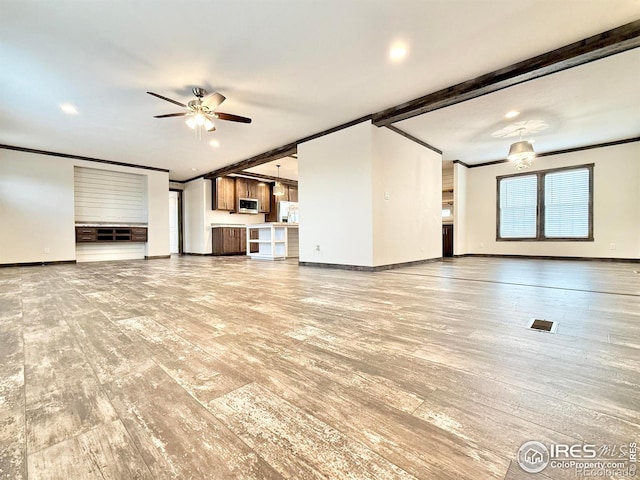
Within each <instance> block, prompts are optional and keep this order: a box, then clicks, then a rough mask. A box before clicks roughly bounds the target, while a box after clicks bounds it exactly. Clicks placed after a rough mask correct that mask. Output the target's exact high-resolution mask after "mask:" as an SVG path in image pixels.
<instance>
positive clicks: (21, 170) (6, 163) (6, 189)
mask: <svg viewBox="0 0 640 480" xmlns="http://www.w3.org/2000/svg"><path fill="white" fill-rule="evenodd" d="M73 165H74V164H73V162H72V161H70V160H66V159H59V158H55V157H47V156H44V155H35V154H31V153H23V152H15V151H11V150H4V149H0V264H3V263H27V262H45V261H46V262H52V261H64V260H75V258H76V243H75V242H76V240H75V229H74V225H75V218H74V215H75V213H74V204H73ZM45 248H48V249H49V250H50V253H48V254H45V253H44V249H45Z"/></svg>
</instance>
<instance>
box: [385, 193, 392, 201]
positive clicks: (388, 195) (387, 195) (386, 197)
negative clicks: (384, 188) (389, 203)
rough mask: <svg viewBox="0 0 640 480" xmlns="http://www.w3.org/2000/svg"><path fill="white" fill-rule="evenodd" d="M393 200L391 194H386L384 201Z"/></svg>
mask: <svg viewBox="0 0 640 480" xmlns="http://www.w3.org/2000/svg"><path fill="white" fill-rule="evenodd" d="M390 198H391V194H390V193H389V192H384V199H385V200H389V199H390Z"/></svg>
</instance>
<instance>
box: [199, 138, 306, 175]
mask: <svg viewBox="0 0 640 480" xmlns="http://www.w3.org/2000/svg"><path fill="white" fill-rule="evenodd" d="M297 151H298V146H297V144H296V143H289V144H287V145H284V146H282V147H278V148H274V149H273V150H269V151H268V152H264V153H261V154H259V155H255V156H253V157H250V158H247V159H246V160H241V161H239V162H236V163H232V164H231V165H227V166H226V167H222V168H219V169H217V170H214V171H213V172H209V173H207V174H206V175H205V176H204V178H208V179H211V178H216V177H224V176H225V175H229V174H230V173H239V172H241V171H242V170H246V169H247V168H251V167H257V166H258V165H262V164H263V163H268V162H272V161H274V160H278V159H280V158H282V157H289V156H291V155H293V154H294V153H296V152H297Z"/></svg>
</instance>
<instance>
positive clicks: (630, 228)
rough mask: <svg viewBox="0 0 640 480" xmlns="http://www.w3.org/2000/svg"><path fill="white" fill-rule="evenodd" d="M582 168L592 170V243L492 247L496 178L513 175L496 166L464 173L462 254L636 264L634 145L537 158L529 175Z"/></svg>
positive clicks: (638, 189)
mask: <svg viewBox="0 0 640 480" xmlns="http://www.w3.org/2000/svg"><path fill="white" fill-rule="evenodd" d="M586 163H594V164H595V167H594V173H593V175H594V211H593V217H594V219H593V221H594V226H593V227H594V228H593V235H594V239H595V240H594V241H593V242H564V241H563V242H560V241H558V242H527V241H518V242H498V241H496V176H500V175H508V174H511V173H514V170H513V166H512V165H511V164H508V163H502V164H497V165H491V166H486V167H477V168H470V169H469V170H468V173H467V181H468V184H467V202H466V216H467V218H466V231H467V248H468V253H481V254H482V253H485V254H507V255H543V256H571V257H602V258H640V142H634V143H627V144H624V145H617V146H612V147H605V148H597V149H591V150H583V151H581V152H574V153H566V154H562V155H553V156H549V157H542V158H537V159H536V160H534V167H533V168H532V171H536V170H545V169H550V168H556V167H565V166H571V165H581V164H586ZM456 203H457V201H456ZM459 223H460V222H459V221H458V220H456V228H457V227H458V226H459ZM612 243H613V244H615V250H612V249H611V244H612Z"/></svg>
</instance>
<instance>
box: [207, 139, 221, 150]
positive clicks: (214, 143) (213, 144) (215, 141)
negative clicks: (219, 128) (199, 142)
mask: <svg viewBox="0 0 640 480" xmlns="http://www.w3.org/2000/svg"><path fill="white" fill-rule="evenodd" d="M209 145H211V146H212V147H214V148H218V147H219V146H220V142H219V141H218V140H211V141H210V142H209Z"/></svg>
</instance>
